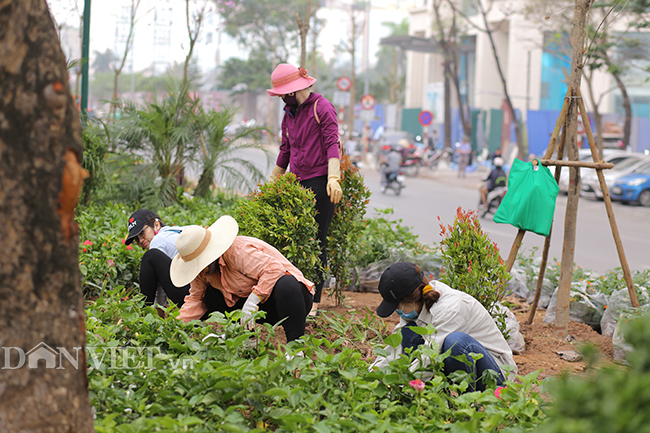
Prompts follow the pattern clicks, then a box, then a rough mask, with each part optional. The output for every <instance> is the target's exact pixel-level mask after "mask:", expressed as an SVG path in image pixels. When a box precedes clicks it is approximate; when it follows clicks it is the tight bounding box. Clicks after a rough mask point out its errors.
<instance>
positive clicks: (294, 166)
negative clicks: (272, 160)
mask: <svg viewBox="0 0 650 433" xmlns="http://www.w3.org/2000/svg"><path fill="white" fill-rule="evenodd" d="M316 100H318V104H316V112H317V113H318V118H319V120H320V123H318V121H316V117H315V116H314V102H315V101H316ZM340 157H341V156H340V154H339V127H338V119H337V116H336V109H335V108H334V106H333V105H332V103H331V102H330V101H328V100H327V99H325V98H324V97H323V96H321V95H319V94H318V93H312V94H311V95H309V97H308V98H307V99H306V100H305V102H303V103H302V104H300V105H299V106H298V108H297V109H296V114H295V116H294V115H293V114H292V113H291V111H290V110H289V109H288V108H287V107H285V110H284V118H283V119H282V144H281V145H280V154H279V155H278V159H277V162H276V164H277V165H278V167H282V168H287V165H291V172H292V173H294V174H295V175H296V177H297V178H298V180H307V179H311V178H314V177H317V176H323V175H327V161H328V160H329V159H331V158H340Z"/></svg>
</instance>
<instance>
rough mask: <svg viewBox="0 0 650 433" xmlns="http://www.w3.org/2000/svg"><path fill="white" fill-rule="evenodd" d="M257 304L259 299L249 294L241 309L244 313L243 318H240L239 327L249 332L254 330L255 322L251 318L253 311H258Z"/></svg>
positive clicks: (253, 294)
mask: <svg viewBox="0 0 650 433" xmlns="http://www.w3.org/2000/svg"><path fill="white" fill-rule="evenodd" d="M259 303H260V297H259V296H257V295H256V294H255V293H251V294H250V295H249V296H248V299H246V303H244V306H243V307H242V309H241V310H242V311H243V312H244V316H243V317H242V318H241V325H242V326H243V327H244V328H245V329H247V330H249V331H251V330H253V328H255V320H254V319H253V318H252V317H251V316H252V315H253V313H254V312H255V311H257V310H259V307H258V306H257V305H258V304H259Z"/></svg>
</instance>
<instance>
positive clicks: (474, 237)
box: [438, 207, 510, 339]
mask: <svg viewBox="0 0 650 433" xmlns="http://www.w3.org/2000/svg"><path fill="white" fill-rule="evenodd" d="M438 221H441V220H440V217H438ZM440 235H441V236H442V238H443V239H442V241H441V242H440V250H441V253H442V262H443V265H442V272H441V275H440V281H442V282H443V283H445V284H447V285H448V286H450V287H452V288H454V289H456V290H460V291H462V292H465V293H468V294H470V295H472V296H473V297H474V298H475V299H476V300H478V301H479V302H480V303H481V305H483V306H484V307H485V309H486V310H487V311H488V312H489V313H490V314H491V315H492V317H494V318H495V320H496V321H497V326H499V329H500V330H501V332H503V333H504V334H505V333H506V332H505V329H506V326H505V312H503V313H500V312H499V310H498V309H497V305H496V304H497V303H498V302H499V300H500V299H501V297H502V296H503V294H504V292H505V289H506V283H507V282H508V280H509V279H510V275H509V274H508V272H507V271H506V266H505V264H504V262H503V259H502V258H501V255H500V254H499V248H498V247H497V244H496V242H492V241H491V240H490V238H489V237H488V235H487V234H485V233H484V232H483V229H482V228H481V223H480V222H479V220H478V213H477V212H476V211H472V210H469V211H464V210H463V209H462V208H461V207H459V208H458V209H457V211H456V218H455V219H454V223H453V224H451V225H444V224H442V222H440ZM505 337H506V339H507V338H508V336H507V335H505Z"/></svg>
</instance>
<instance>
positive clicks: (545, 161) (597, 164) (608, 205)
mask: <svg viewBox="0 0 650 433" xmlns="http://www.w3.org/2000/svg"><path fill="white" fill-rule="evenodd" d="M572 100H573V101H575V102H573V101H572ZM572 103H577V106H578V108H579V109H580V115H581V116H582V120H583V125H584V127H585V132H586V134H587V142H588V143H589V149H590V151H591V156H592V159H593V161H594V162H583V161H564V160H562V158H563V155H564V149H565V145H566V130H567V128H566V120H567V119H566V118H567V113H568V111H569V105H570V104H572ZM560 134H561V135H560ZM558 137H559V145H558ZM556 147H557V159H556V160H551V159H550V158H551V157H552V156H553V152H555V150H556ZM540 162H541V164H542V165H544V166H556V167H557V169H556V170H555V181H556V182H559V179H560V173H561V170H562V167H576V168H580V167H585V168H593V169H595V170H596V173H597V175H598V182H599V184H600V188H601V190H602V192H603V200H604V202H605V209H606V211H607V217H608V219H609V224H610V227H611V230H612V235H613V237H614V243H615V244H616V251H617V253H618V258H619V261H620V263H621V269H622V270H623V275H624V278H625V283H626V285H627V290H628V293H629V295H630V301H631V303H632V306H633V307H638V306H639V301H638V299H637V296H636V291H635V289H634V281H633V280H632V274H631V272H630V268H629V265H628V263H627V258H626V257H625V251H624V249H623V243H622V241H621V237H620V234H619V232H618V227H617V225H616V219H615V217H614V209H613V207H612V200H611V198H610V196H609V190H608V188H607V184H606V182H605V177H604V176H603V170H606V169H611V168H613V167H614V164H611V163H606V162H603V161H602V159H601V158H600V155H599V153H598V149H597V148H596V143H595V141H594V136H593V133H592V131H591V125H590V123H589V118H588V115H587V110H586V108H585V105H584V102H583V101H582V95H581V94H580V90H579V89H578V90H577V94H576V96H575V97H572V96H571V90H569V91H568V92H567V96H566V97H565V99H564V104H563V105H562V111H561V112H560V115H559V116H558V119H557V122H556V124H555V129H554V130H553V133H552V134H551V140H550V142H549V146H548V148H547V149H546V153H545V154H544V157H543V158H542V159H541V161H540ZM533 163H536V161H534V162H533ZM552 231H553V227H552V226H551V232H550V233H549V235H548V236H547V237H546V238H545V239H544V248H543V250H542V262H541V264H540V268H539V275H538V277H537V285H536V287H535V297H534V298H533V304H532V306H531V309H530V313H529V315H528V319H527V322H526V323H528V324H531V323H533V319H534V318H535V312H536V310H537V304H538V303H539V298H540V295H541V291H542V283H543V281H544V274H545V273H546V266H547V262H548V252H549V248H550V244H551V234H552ZM525 234H526V231H525V230H522V229H519V231H518V232H517V235H516V237H515V240H514V242H513V244H512V248H511V249H510V254H509V255H508V260H507V261H506V269H507V270H508V272H510V271H511V270H512V266H513V265H514V262H515V259H516V258H517V253H518V251H519V248H520V247H521V243H522V241H523V239H524V235H525ZM571 266H572V267H573V264H571Z"/></svg>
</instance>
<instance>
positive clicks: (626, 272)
mask: <svg viewBox="0 0 650 433" xmlns="http://www.w3.org/2000/svg"><path fill="white" fill-rule="evenodd" d="M578 95H580V91H579V90H578ZM578 105H579V107H580V112H581V113H582V118H583V124H584V126H585V132H586V133H587V141H588V143H589V149H591V156H592V157H593V159H594V161H595V160H596V159H598V158H599V155H598V149H597V148H596V142H595V141H594V135H593V133H592V131H591V125H589V120H588V117H587V114H586V113H587V110H586V109H585V103H584V102H583V101H582V98H578ZM596 174H597V175H598V182H599V183H600V190H601V191H602V192H603V200H604V201H605V209H606V210H607V218H608V219H609V225H610V226H611V228H612V235H613V236H614V243H615V245H616V251H617V252H618V259H619V261H620V262H621V269H622V270H623V276H624V277H625V284H626V285H627V291H628V293H629V295H630V301H631V303H632V306H633V307H635V308H636V307H638V306H639V300H638V299H637V296H636V290H635V289H634V281H633V280H632V273H631V272H630V266H629V265H628V263H627V258H626V257H625V250H624V249H623V242H622V241H621V235H620V234H619V232H618V226H617V225H616V218H615V216H614V209H613V207H612V199H611V197H610V196H609V189H608V188H607V183H606V182H605V176H603V171H602V170H600V169H598V170H596Z"/></svg>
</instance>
